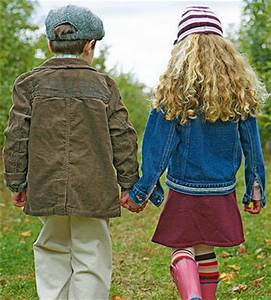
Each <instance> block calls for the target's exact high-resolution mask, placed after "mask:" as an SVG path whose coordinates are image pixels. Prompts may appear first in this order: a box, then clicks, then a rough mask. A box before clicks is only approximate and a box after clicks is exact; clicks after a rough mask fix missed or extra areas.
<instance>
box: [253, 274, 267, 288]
mask: <svg viewBox="0 0 271 300" xmlns="http://www.w3.org/2000/svg"><path fill="white" fill-rule="evenodd" d="M264 278H265V276H262V277H260V278H258V279H256V280H254V282H253V285H254V286H255V287H258V286H259V285H260V284H261V282H262V281H263V280H264Z"/></svg>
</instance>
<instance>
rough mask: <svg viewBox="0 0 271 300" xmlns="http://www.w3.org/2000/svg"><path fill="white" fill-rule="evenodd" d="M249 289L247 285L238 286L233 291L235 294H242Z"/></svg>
mask: <svg viewBox="0 0 271 300" xmlns="http://www.w3.org/2000/svg"><path fill="white" fill-rule="evenodd" d="M246 289H247V285H246V284H238V285H236V286H234V287H233V288H232V289H231V291H232V292H233V293H241V292H243V291H245V290H246Z"/></svg>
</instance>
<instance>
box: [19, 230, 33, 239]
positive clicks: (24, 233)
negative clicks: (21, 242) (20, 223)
mask: <svg viewBox="0 0 271 300" xmlns="http://www.w3.org/2000/svg"><path fill="white" fill-rule="evenodd" d="M20 236H21V237H23V238H27V237H30V236H31V231H24V232H21V234H20Z"/></svg>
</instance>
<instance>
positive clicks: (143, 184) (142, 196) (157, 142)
mask: <svg viewBox="0 0 271 300" xmlns="http://www.w3.org/2000/svg"><path fill="white" fill-rule="evenodd" d="M178 127H179V125H178V122H177V120H173V121H167V120H166V119H165V117H164V113H163V112H162V111H157V110H156V109H153V110H152V111H151V113H150V115H149V119H148V122H147V126H146V129H145V133H144V138H143V146H142V167H141V169H142V177H141V178H140V179H139V180H138V182H137V183H136V184H135V185H134V186H133V188H132V189H131V190H130V192H129V195H130V197H131V199H132V200H133V201H134V202H135V203H136V204H138V205H141V204H142V203H143V202H144V201H145V200H146V199H150V201H151V202H152V203H153V204H154V205H156V206H159V205H160V204H161V203H162V202H163V199H164V192H163V188H162V186H161V184H160V181H159V178H160V176H161V175H162V174H163V172H164V171H165V169H166V168H167V165H168V163H169V160H170V157H171V154H172V152H173V151H174V149H175V148H176V147H177V145H178V139H179V136H180V135H178Z"/></svg>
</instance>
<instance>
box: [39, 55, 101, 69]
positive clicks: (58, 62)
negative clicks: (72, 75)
mask: <svg viewBox="0 0 271 300" xmlns="http://www.w3.org/2000/svg"><path fill="white" fill-rule="evenodd" d="M36 69H91V70H93V71H96V69H94V68H92V67H91V66H90V65H89V64H88V63H87V62H86V61H85V60H83V59H81V58H66V57H65V58H58V57H53V58H50V59H48V60H46V61H45V62H44V63H43V64H41V65H40V66H39V67H37V68H35V70H36Z"/></svg>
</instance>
